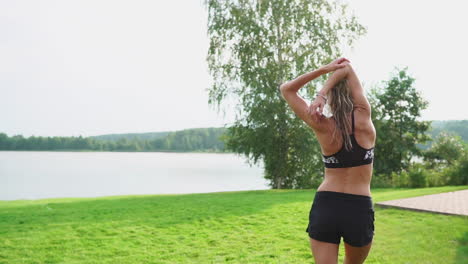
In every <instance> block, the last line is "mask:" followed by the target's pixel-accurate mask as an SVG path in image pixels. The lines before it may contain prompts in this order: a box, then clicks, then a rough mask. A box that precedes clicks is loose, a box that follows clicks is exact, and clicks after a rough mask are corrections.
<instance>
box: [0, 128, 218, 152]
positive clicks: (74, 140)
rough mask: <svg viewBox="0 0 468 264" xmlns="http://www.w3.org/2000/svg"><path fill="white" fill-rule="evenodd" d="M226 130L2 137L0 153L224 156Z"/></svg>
mask: <svg viewBox="0 0 468 264" xmlns="http://www.w3.org/2000/svg"><path fill="white" fill-rule="evenodd" d="M224 132H225V128H194V129H186V130H181V131H174V132H156V133H141V134H139V133H133V134H111V135H101V136H92V137H82V136H79V137H40V136H39V137H36V136H31V137H28V138H25V137H23V136H22V135H15V136H12V137H8V135H6V134H5V133H0V150H77V151H79V150H83V151H90V150H91V151H174V152H224V143H223V141H222V140H221V139H220V137H221V136H222V135H223V134H224Z"/></svg>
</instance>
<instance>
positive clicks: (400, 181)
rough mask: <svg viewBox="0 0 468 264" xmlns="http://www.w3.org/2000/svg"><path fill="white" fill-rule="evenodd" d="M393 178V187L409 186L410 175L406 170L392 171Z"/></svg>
mask: <svg viewBox="0 0 468 264" xmlns="http://www.w3.org/2000/svg"><path fill="white" fill-rule="evenodd" d="M391 178H392V185H393V187H409V176H408V173H407V172H406V171H404V170H403V171H401V173H398V172H392V174H391Z"/></svg>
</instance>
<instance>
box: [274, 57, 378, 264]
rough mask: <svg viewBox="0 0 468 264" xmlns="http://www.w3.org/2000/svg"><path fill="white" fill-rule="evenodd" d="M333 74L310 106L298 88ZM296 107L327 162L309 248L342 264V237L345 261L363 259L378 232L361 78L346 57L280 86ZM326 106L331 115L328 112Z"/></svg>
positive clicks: (371, 137)
mask: <svg viewBox="0 0 468 264" xmlns="http://www.w3.org/2000/svg"><path fill="white" fill-rule="evenodd" d="M329 72H333V73H332V74H331V75H330V77H329V78H328V80H327V81H326V82H325V84H324V86H323V89H322V90H320V91H319V92H318V94H317V96H316V97H315V99H314V101H313V102H312V103H311V105H310V107H309V106H307V103H306V101H305V100H304V99H303V98H301V97H300V96H299V95H298V94H297V91H298V90H299V89H300V88H301V87H302V86H304V85H305V84H306V83H307V82H309V81H311V80H314V79H315V78H317V77H319V76H320V75H322V74H326V73H329ZM280 90H281V94H282V96H283V98H284V99H285V100H286V101H287V102H288V104H289V106H290V107H291V108H292V110H293V111H294V112H295V113H296V115H297V116H299V117H300V118H301V119H302V120H304V122H306V123H307V125H309V126H310V127H311V128H312V130H313V131H314V133H315V135H316V137H317V139H318V142H319V143H320V147H321V150H322V155H323V162H324V164H325V177H324V181H323V182H322V183H321V184H320V186H319V187H318V188H317V192H316V194H315V197H314V201H313V203H312V207H311V209H310V213H309V224H308V226H307V229H306V232H308V234H309V238H310V246H311V250H312V254H313V256H314V258H315V263H317V264H322V263H327V264H328V263H337V261H338V248H339V244H340V240H341V237H343V241H344V245H345V261H344V263H345V264H354V263H363V262H364V260H365V259H366V257H367V255H368V253H369V250H370V248H371V244H372V239H373V236H374V207H373V201H372V198H371V192H370V181H371V177H372V163H373V158H374V144H375V138H376V132H375V128H374V125H373V124H372V121H371V107H370V104H369V102H368V100H367V98H366V97H365V94H364V90H363V88H362V86H361V84H360V82H359V79H358V77H357V75H356V73H355V72H354V70H353V69H352V67H351V65H350V64H349V61H348V60H347V59H345V58H339V59H336V60H334V61H333V62H331V63H330V64H328V65H325V66H323V67H321V68H319V69H318V70H315V71H312V72H309V73H306V74H303V75H301V76H299V77H297V78H296V79H294V80H292V81H288V82H285V83H284V84H282V85H281V86H280ZM325 104H328V105H329V106H330V109H331V112H332V115H333V116H332V117H330V118H327V117H325V116H324V115H323V113H322V112H323V109H324V106H325Z"/></svg>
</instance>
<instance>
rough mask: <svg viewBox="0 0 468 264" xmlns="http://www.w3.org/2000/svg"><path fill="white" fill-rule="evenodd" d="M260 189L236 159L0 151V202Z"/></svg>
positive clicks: (259, 171) (256, 171)
mask: <svg viewBox="0 0 468 264" xmlns="http://www.w3.org/2000/svg"><path fill="white" fill-rule="evenodd" d="M261 189H269V187H268V185H267V181H266V180H265V179H264V178H263V168H262V167H261V166H254V167H250V166H249V165H248V164H247V162H246V159H245V158H244V157H241V156H239V155H237V154H224V153H223V154H214V153H163V152H53V151H51V152H49V151H0V200H17V199H40V198H56V197H97V196H107V195H127V194H170V193H173V194H175V193H202V192H219V191H237V190H261Z"/></svg>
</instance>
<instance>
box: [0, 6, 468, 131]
mask: <svg viewBox="0 0 468 264" xmlns="http://www.w3.org/2000/svg"><path fill="white" fill-rule="evenodd" d="M346 2H351V6H350V7H351V8H352V9H353V10H354V11H355V13H356V15H357V16H358V18H359V21H360V22H361V23H362V24H364V25H365V26H367V28H368V34H367V35H366V36H364V37H362V38H361V39H360V41H359V42H358V43H356V45H355V46H354V49H353V50H348V51H346V52H345V53H344V56H346V57H348V58H349V59H350V60H351V62H352V63H353V67H354V68H355V69H356V71H357V72H358V74H359V76H360V78H361V80H362V81H363V82H364V83H365V86H367V87H369V86H368V85H369V84H373V83H376V82H378V81H381V80H387V79H388V78H389V76H390V73H391V71H392V70H393V69H394V67H395V66H408V67H409V71H410V72H411V73H412V74H413V76H414V77H415V78H416V79H417V80H416V87H417V89H418V90H420V91H421V92H422V93H423V96H424V97H425V98H426V99H427V100H428V101H429V103H430V105H429V109H428V110H426V111H424V112H423V119H426V120H434V119H435V120H441V119H444V120H446V119H450V120H453V119H468V112H467V110H466V109H467V107H466V103H465V100H466V98H467V97H468V84H467V83H468V82H467V81H466V79H465V78H464V77H465V74H466V68H467V65H468V55H467V53H466V48H467V47H468V38H467V36H466V29H465V27H466V26H467V25H468V16H467V15H466V14H465V12H466V10H468V8H467V7H468V4H466V1H455V0H451V1H444V4H441V2H440V1H403V0H385V1H371V0H367V1H365V0H353V1H346ZM423 3H424V4H423ZM206 16H207V15H206V11H205V9H204V7H203V5H202V0H185V1H140V0H139V1H116V0H112V1H103V0H99V1H84V0H82V1H69V0H67V1H65V0H58V1H50V0H49V1H46V0H42V1H34V0H30V1H6V0H4V1H0V132H4V133H7V134H8V135H9V136H12V135H15V134H22V135H24V136H31V135H35V136H78V135H83V136H91V135H99V134H107V133H132V132H153V131H168V130H180V129H185V128H195V127H213V126H215V127H220V126H223V125H224V124H226V123H230V122H232V121H233V118H234V111H232V112H231V114H230V112H229V109H227V110H226V112H227V115H226V116H223V115H222V114H221V113H219V114H218V113H216V111H215V110H214V109H212V107H209V106H208V95H207V92H206V90H205V89H206V88H208V85H209V83H208V79H209V78H208V71H207V65H206V61H205V58H206V53H207V48H208V39H207V35H206V23H207V21H206V20H207V17H206Z"/></svg>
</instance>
